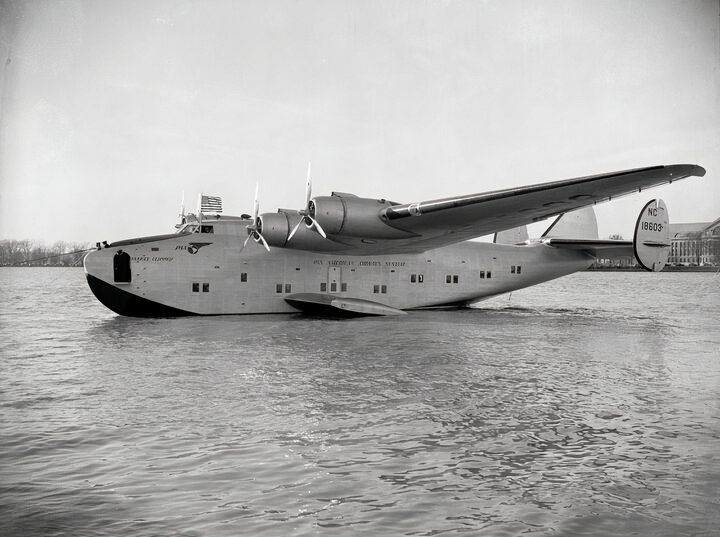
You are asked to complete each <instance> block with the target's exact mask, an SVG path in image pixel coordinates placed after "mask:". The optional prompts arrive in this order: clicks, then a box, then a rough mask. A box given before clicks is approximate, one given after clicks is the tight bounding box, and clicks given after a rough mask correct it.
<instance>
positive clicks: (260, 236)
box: [255, 231, 270, 253]
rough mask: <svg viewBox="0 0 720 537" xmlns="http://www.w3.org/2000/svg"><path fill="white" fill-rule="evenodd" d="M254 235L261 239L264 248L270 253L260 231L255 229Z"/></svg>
mask: <svg viewBox="0 0 720 537" xmlns="http://www.w3.org/2000/svg"><path fill="white" fill-rule="evenodd" d="M255 235H257V237H258V239H259V240H260V241H262V245H263V246H264V247H265V249H266V250H267V251H268V253H270V247H269V246H268V244H267V242H265V239H264V238H263V236H262V235H260V233H258V232H257V231H256V232H255ZM256 240H257V239H256Z"/></svg>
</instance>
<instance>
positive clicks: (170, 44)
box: [0, 0, 720, 243]
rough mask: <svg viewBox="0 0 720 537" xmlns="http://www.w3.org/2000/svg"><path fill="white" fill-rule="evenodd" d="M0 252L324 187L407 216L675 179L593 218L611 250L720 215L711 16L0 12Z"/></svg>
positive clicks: (646, 8)
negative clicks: (600, 185)
mask: <svg viewBox="0 0 720 537" xmlns="http://www.w3.org/2000/svg"><path fill="white" fill-rule="evenodd" d="M0 61H1V62H2V64H1V65H2V66H3V70H2V73H1V74H0V91H1V92H2V94H1V96H0V97H1V100H0V238H18V239H19V238H32V239H39V240H43V241H45V242H48V243H50V242H53V241H55V240H59V239H63V240H68V241H93V242H94V241H98V240H104V239H106V240H109V241H112V240H117V239H121V238H128V237H133V236H141V235H151V234H157V233H164V232H169V231H172V230H174V227H173V226H174V224H175V222H176V221H177V214H178V210H179V204H180V199H181V194H182V192H183V191H184V192H185V197H186V201H187V205H188V206H194V205H195V199H196V196H197V193H198V192H199V191H201V190H202V191H204V192H206V193H210V194H214V195H220V196H222V197H223V201H224V205H225V208H226V211H225V212H226V213H230V214H239V213H241V212H251V211H252V198H253V196H254V190H255V183H256V181H259V183H260V206H261V211H263V210H264V211H275V210H276V209H277V208H278V207H284V208H300V207H301V206H302V205H303V203H304V193H305V172H306V167H307V162H308V161H312V165H313V178H314V184H313V187H314V194H316V195H327V194H329V193H330V192H331V191H333V190H337V191H342V192H352V193H355V194H358V195H361V196H366V197H377V198H387V199H392V200H395V201H399V202H412V201H422V200H429V199H434V198H439V197H446V196H450V195H455V194H468V193H475V192H483V191H488V190H495V189H499V188H509V187H514V186H519V185H526V184H532V183H536V182H542V181H549V180H556V179H565V178H570V177H577V176H583V175H590V174H595V173H603V172H609V171H615V170H621V169H628V168H635V167H639V166H647V165H655V164H671V163H696V164H700V165H702V166H704V167H706V168H707V170H708V173H707V175H706V177H705V178H703V179H689V180H685V181H681V182H679V183H675V184H673V185H669V186H666V187H661V188H657V189H654V190H651V191H648V192H643V193H642V194H640V195H634V196H631V197H626V198H623V199H621V200H617V201H613V202H612V203H609V204H604V205H602V206H599V207H598V209H597V213H598V217H599V224H600V233H601V236H607V235H608V234H610V233H622V234H623V235H624V236H625V237H626V238H629V237H630V236H631V234H632V228H633V224H634V222H635V219H636V216H637V212H638V211H639V210H640V208H641V207H642V205H643V204H644V202H645V201H647V200H648V199H651V198H653V197H662V198H663V199H665V201H666V202H667V204H668V208H669V213H670V218H671V221H676V222H693V221H711V220H714V219H715V218H717V217H718V216H720V3H719V2H718V0H713V1H707V2H702V1H687V0H683V1H663V0H647V1H635V0H629V1H628V0H623V1H603V2H597V1H595V0H588V1H555V2H541V1H526V2H521V1H515V2H513V1H500V0H498V1H492V2H482V1H477V0H472V1H450V2H448V1H430V2H421V1H416V0H411V1H392V0H390V1H388V0H384V1H361V0H354V1H342V0H340V1H338V0H327V1H306V0H303V1H297V0H295V1H273V0H270V1H268V0H261V1H257V2H252V1H213V0H202V1H199V0H197V1H177V0H167V1H160V0H158V1H154V0H137V1H127V0H124V1H110V0H108V1H101V0H95V1H87V2H83V1H60V0H47V1H42V0H34V1H28V2H24V1H11V2H5V3H3V4H2V5H1V7H0Z"/></svg>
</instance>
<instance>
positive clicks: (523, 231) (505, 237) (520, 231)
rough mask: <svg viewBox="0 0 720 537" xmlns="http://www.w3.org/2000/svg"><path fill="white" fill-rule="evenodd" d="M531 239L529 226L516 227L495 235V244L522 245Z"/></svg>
mask: <svg viewBox="0 0 720 537" xmlns="http://www.w3.org/2000/svg"><path fill="white" fill-rule="evenodd" d="M528 238H529V236H528V230H527V226H520V227H514V228H512V229H507V230H505V231H500V232H498V233H495V237H494V238H493V242H494V243H495V244H522V243H524V242H525V241H527V240H528Z"/></svg>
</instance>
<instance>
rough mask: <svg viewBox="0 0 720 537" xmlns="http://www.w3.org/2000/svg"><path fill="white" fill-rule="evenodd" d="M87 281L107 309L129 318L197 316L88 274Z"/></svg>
mask: <svg viewBox="0 0 720 537" xmlns="http://www.w3.org/2000/svg"><path fill="white" fill-rule="evenodd" d="M87 280H88V285H89V286H90V290H91V291H92V292H93V294H94V295H95V296H96V297H97V299H98V300H99V301H100V302H102V304H103V305H104V306H105V307H106V308H108V309H111V310H112V311H114V312H115V313H117V314H119V315H127V316H129V317H185V316H188V315H196V314H195V313H192V312H189V311H185V310H181V309H177V308H172V307H170V306H164V305H163V304H160V303H159V302H154V301H152V300H148V299H147V298H142V297H139V296H135V295H133V294H132V293H128V292H127V291H124V290H123V289H121V288H119V287H117V286H115V285H110V284H109V283H105V282H104V281H102V280H100V279H98V278H96V277H95V276H91V275H90V274H87Z"/></svg>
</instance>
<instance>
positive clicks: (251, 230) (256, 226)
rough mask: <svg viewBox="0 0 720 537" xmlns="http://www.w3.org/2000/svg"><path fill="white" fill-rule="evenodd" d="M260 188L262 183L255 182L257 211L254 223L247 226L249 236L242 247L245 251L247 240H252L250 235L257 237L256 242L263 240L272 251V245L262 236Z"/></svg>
mask: <svg viewBox="0 0 720 537" xmlns="http://www.w3.org/2000/svg"><path fill="white" fill-rule="evenodd" d="M259 188H260V185H259V184H258V183H255V212H254V214H253V223H252V224H250V225H249V226H248V227H247V232H248V236H247V239H245V242H243V245H242V248H240V251H241V252H242V251H243V248H245V245H247V242H248V241H249V240H250V237H252V238H253V239H255V242H262V245H263V246H264V247H265V249H266V250H267V251H268V252H270V247H269V246H268V243H267V242H266V241H265V239H264V238H263V236H262V233H261V231H262V222H261V221H260V215H259V213H260V202H259V201H258V189H259Z"/></svg>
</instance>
